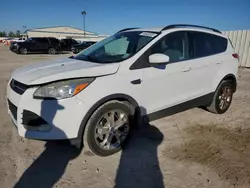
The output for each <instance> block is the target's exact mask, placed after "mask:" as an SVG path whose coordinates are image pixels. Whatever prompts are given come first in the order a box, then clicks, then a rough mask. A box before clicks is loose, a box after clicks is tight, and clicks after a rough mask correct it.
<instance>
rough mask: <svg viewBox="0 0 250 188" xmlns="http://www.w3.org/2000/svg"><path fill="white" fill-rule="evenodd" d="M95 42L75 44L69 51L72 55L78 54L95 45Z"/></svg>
mask: <svg viewBox="0 0 250 188" xmlns="http://www.w3.org/2000/svg"><path fill="white" fill-rule="evenodd" d="M95 43H96V42H90V41H88V42H82V43H80V44H75V45H73V46H72V48H71V51H72V52H73V53H74V54H77V53H79V52H80V51H82V50H84V49H86V48H88V47H90V46H92V45H93V44H95Z"/></svg>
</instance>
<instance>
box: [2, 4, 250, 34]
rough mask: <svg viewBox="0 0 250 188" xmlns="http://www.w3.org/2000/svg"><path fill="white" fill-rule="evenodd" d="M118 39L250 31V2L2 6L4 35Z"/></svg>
mask: <svg viewBox="0 0 250 188" xmlns="http://www.w3.org/2000/svg"><path fill="white" fill-rule="evenodd" d="M83 10H84V11H86V12H87V15H86V30H87V31H92V32H96V33H99V34H112V33H114V32H116V31H118V30H120V29H123V28H128V27H163V26H166V25H169V24H177V23H179V24H180V23H182V24H198V25H204V26H209V27H214V28H217V29H220V30H222V31H225V30H243V29H250V0H126V1H124V0H106V1H104V0H0V31H3V30H4V31H7V32H9V31H10V30H12V31H16V30H18V29H19V30H21V32H23V31H24V30H25V29H24V28H23V26H26V27H27V28H26V29H32V28H39V27H52V26H65V25H66V26H71V27H75V28H80V29H83V17H82V15H81V11H83Z"/></svg>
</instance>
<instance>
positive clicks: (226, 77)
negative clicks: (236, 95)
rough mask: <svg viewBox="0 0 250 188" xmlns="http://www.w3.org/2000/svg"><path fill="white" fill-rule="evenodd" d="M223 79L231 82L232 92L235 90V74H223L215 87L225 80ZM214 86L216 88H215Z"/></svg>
mask: <svg viewBox="0 0 250 188" xmlns="http://www.w3.org/2000/svg"><path fill="white" fill-rule="evenodd" d="M225 80H230V81H231V82H232V83H233V86H234V88H233V89H234V92H235V91H236V89H237V79H236V76H235V75H234V74H227V75H226V76H224V77H223V78H222V79H221V81H220V83H219V84H218V86H217V88H218V87H219V85H220V84H221V82H222V81H225ZM217 88H216V89H217Z"/></svg>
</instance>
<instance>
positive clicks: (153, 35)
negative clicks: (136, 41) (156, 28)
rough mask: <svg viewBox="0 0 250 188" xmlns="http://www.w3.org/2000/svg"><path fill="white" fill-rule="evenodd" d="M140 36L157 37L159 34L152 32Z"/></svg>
mask: <svg viewBox="0 0 250 188" xmlns="http://www.w3.org/2000/svg"><path fill="white" fill-rule="evenodd" d="M140 35H141V36H145V37H155V36H156V35H157V34H155V33H150V32H142V33H141V34H140Z"/></svg>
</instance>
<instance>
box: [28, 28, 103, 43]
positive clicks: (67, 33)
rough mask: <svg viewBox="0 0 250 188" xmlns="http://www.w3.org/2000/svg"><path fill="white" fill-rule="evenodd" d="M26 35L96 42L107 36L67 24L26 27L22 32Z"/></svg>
mask: <svg viewBox="0 0 250 188" xmlns="http://www.w3.org/2000/svg"><path fill="white" fill-rule="evenodd" d="M24 34H25V35H26V36H28V37H55V38H59V39H62V38H74V39H76V40H79V41H95V42H98V41H100V40H103V39H104V38H106V37H107V35H98V34H97V33H93V32H89V31H85V32H84V31H83V30H81V29H77V28H73V27H69V26H55V27H43V28H34V29H28V30H26V31H25V33H24Z"/></svg>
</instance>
